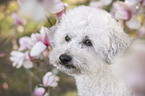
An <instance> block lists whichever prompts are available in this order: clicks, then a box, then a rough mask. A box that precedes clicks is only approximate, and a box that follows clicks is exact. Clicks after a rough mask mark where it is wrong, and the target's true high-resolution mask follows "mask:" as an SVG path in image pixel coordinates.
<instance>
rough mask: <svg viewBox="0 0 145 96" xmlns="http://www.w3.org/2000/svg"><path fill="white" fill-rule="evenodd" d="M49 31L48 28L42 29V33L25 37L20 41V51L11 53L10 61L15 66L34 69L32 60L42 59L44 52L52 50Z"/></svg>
mask: <svg viewBox="0 0 145 96" xmlns="http://www.w3.org/2000/svg"><path fill="white" fill-rule="evenodd" d="M49 31H50V30H48V28H46V27H43V26H42V27H41V30H40V33H33V34H31V37H28V36H25V37H21V38H20V39H19V45H20V47H19V49H18V50H17V51H12V52H11V57H10V60H11V61H12V62H13V66H14V67H16V68H20V67H21V66H22V65H23V66H24V67H25V68H28V69H29V68H32V67H33V63H32V60H33V59H36V58H39V59H40V58H41V56H42V55H43V53H44V52H46V51H49V50H50V41H49Z"/></svg>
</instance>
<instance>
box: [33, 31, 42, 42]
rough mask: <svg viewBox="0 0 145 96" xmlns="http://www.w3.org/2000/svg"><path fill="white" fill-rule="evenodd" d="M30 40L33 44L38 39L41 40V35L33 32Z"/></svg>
mask: <svg viewBox="0 0 145 96" xmlns="http://www.w3.org/2000/svg"><path fill="white" fill-rule="evenodd" d="M31 40H32V42H33V43H34V44H35V43H36V42H38V41H42V37H41V35H40V34H38V33H35V34H34V33H33V34H31Z"/></svg>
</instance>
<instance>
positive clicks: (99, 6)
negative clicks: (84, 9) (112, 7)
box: [89, 1, 104, 9]
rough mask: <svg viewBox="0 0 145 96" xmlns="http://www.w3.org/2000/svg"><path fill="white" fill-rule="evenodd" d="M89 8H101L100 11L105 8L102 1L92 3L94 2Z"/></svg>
mask: <svg viewBox="0 0 145 96" xmlns="http://www.w3.org/2000/svg"><path fill="white" fill-rule="evenodd" d="M89 6H90V7H93V8H100V9H102V8H103V7H104V5H103V3H102V2H100V1H92V2H90V5H89Z"/></svg>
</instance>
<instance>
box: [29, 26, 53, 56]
mask: <svg viewBox="0 0 145 96" xmlns="http://www.w3.org/2000/svg"><path fill="white" fill-rule="evenodd" d="M48 32H49V30H48V28H46V27H43V26H42V27H41V30H40V34H32V36H31V39H32V41H33V43H35V44H34V46H33V47H32V49H31V52H30V55H31V56H39V55H40V54H41V53H42V52H43V51H45V49H47V48H48V49H49V47H50V42H49V34H48Z"/></svg>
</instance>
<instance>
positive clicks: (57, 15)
mask: <svg viewBox="0 0 145 96" xmlns="http://www.w3.org/2000/svg"><path fill="white" fill-rule="evenodd" d="M67 6H68V5H67V3H64V8H63V10H62V11H60V12H58V13H56V17H57V18H60V17H61V16H62V14H63V13H65V12H66V7H67Z"/></svg>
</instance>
